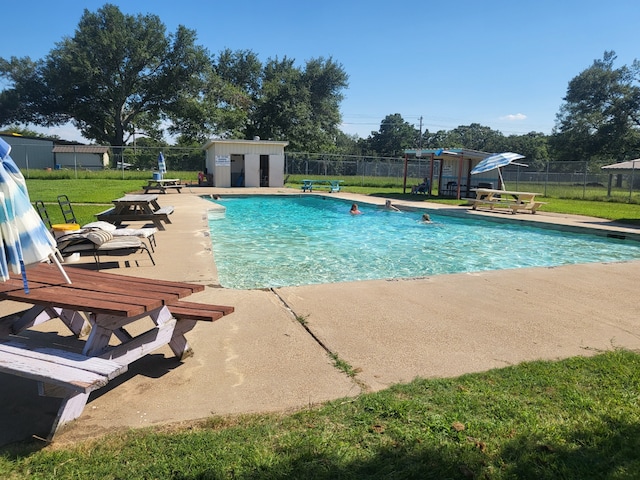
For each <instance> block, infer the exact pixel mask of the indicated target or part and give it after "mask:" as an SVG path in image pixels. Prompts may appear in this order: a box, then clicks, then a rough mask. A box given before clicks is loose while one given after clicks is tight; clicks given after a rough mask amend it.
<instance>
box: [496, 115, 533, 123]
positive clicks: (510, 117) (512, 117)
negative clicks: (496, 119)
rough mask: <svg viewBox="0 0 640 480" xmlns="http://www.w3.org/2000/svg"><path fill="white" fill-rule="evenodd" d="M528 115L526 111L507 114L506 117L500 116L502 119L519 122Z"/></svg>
mask: <svg viewBox="0 0 640 480" xmlns="http://www.w3.org/2000/svg"><path fill="white" fill-rule="evenodd" d="M526 119H527V116H526V115H525V114H524V113H516V114H515V115H514V114H510V115H505V116H504V117H500V120H506V121H507V122H518V121H520V120H526Z"/></svg>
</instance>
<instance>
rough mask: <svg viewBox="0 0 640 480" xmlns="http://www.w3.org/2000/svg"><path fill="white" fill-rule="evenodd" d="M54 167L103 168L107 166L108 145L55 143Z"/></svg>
mask: <svg viewBox="0 0 640 480" xmlns="http://www.w3.org/2000/svg"><path fill="white" fill-rule="evenodd" d="M53 155H54V158H55V168H56V169H59V168H70V169H71V168H73V169H75V168H82V169H85V170H103V169H104V168H106V167H108V166H109V147H104V146H102V145H56V146H54V147H53Z"/></svg>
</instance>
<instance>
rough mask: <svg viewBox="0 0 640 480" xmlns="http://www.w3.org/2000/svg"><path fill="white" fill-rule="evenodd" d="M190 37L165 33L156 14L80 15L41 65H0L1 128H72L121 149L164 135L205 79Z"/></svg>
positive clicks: (200, 54) (184, 32) (110, 10)
mask: <svg viewBox="0 0 640 480" xmlns="http://www.w3.org/2000/svg"><path fill="white" fill-rule="evenodd" d="M195 39H196V34H195V32H194V31H192V30H189V29H187V28H185V27H183V26H179V27H178V28H177V31H176V32H175V33H174V34H167V33H166V28H165V26H164V24H163V23H162V22H161V21H160V18H159V17H157V16H156V15H145V16H142V15H137V16H132V15H124V14H123V13H122V12H121V11H120V10H119V9H118V7H116V6H115V5H111V4H106V5H104V6H103V7H102V8H100V9H99V10H98V11H97V12H95V13H92V12H90V11H88V10H85V11H84V13H83V15H82V18H81V19H80V22H79V24H78V27H77V29H76V31H75V34H74V36H73V37H68V38H64V39H63V40H62V41H61V42H59V43H58V44H57V45H56V47H55V48H54V49H53V50H51V51H50V53H49V54H48V55H47V57H46V58H45V59H44V60H40V61H35V62H34V61H32V60H31V59H29V58H22V59H19V58H15V57H13V58H11V59H10V60H5V59H0V76H2V77H4V79H5V80H8V82H9V84H10V88H8V89H5V90H4V91H3V92H2V93H1V94H0V124H7V123H12V122H20V123H35V124H39V125H45V126H51V125H55V124H61V123H64V122H67V121H72V122H73V124H74V125H75V126H76V127H77V128H78V129H79V130H80V131H81V132H82V134H83V135H84V136H85V137H86V138H90V139H93V140H95V141H97V142H99V143H104V144H110V145H116V146H118V145H124V144H125V143H126V142H127V140H128V138H129V137H130V136H131V135H134V134H136V133H137V134H142V135H146V136H149V137H153V138H160V137H161V136H162V124H163V121H164V122H167V121H169V120H179V119H180V118H182V117H183V116H185V115H187V116H188V115H190V114H195V113H199V111H196V112H194V111H193V110H190V109H189V108H188V106H189V101H190V100H191V99H193V98H197V97H198V96H199V94H200V92H201V91H202V89H203V83H204V81H205V80H206V78H207V75H208V74H209V73H210V66H211V62H210V59H209V56H208V53H207V51H206V50H205V49H204V48H202V47H199V46H197V45H195Z"/></svg>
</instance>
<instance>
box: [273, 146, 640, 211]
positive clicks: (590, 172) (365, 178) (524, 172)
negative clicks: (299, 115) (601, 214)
mask: <svg viewBox="0 0 640 480" xmlns="http://www.w3.org/2000/svg"><path fill="white" fill-rule="evenodd" d="M285 170H286V171H285V175H289V176H290V177H291V176H293V177H301V176H304V177H306V176H309V177H340V178H341V179H343V180H345V182H346V183H345V184H349V185H360V186H363V187H364V186H396V187H402V186H403V183H404V175H405V159H404V158H398V157H395V158H394V157H359V156H352V155H329V154H297V153H287V154H286V160H285ZM431 172H432V170H431V160H430V158H422V159H420V158H413V159H409V160H407V167H406V174H407V186H409V187H410V186H412V185H417V184H419V183H420V182H421V181H422V179H423V178H425V177H430V176H431ZM439 172H440V161H439V160H438V159H436V160H434V165H433V181H434V191H437V186H438V182H439V180H440V179H439V178H438V175H439ZM502 177H503V179H504V183H505V185H506V186H507V188H508V189H510V190H519V191H532V192H539V193H541V194H543V195H544V196H548V197H556V198H577V199H593V200H596V199H598V200H599V199H605V198H615V199H619V200H622V201H638V202H640V195H639V194H640V171H638V172H637V173H636V174H635V175H634V174H633V173H624V174H613V175H610V174H609V173H607V172H604V171H603V170H601V168H600V166H599V165H593V164H591V163H589V162H586V161H575V162H548V163H547V165H546V166H545V168H544V170H541V171H536V170H532V169H531V168H528V167H520V166H515V165H510V166H507V167H504V168H503V169H502ZM466 178H467V172H464V173H463V179H464V181H465V183H466ZM294 180H295V178H294ZM444 180H445V179H444V178H443V181H444Z"/></svg>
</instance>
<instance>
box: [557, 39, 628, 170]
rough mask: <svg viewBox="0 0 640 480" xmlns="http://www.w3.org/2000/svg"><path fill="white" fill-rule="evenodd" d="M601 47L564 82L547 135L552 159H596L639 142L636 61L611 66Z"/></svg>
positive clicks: (620, 155)
mask: <svg viewBox="0 0 640 480" xmlns="http://www.w3.org/2000/svg"><path fill="white" fill-rule="evenodd" d="M616 58H617V57H616V55H615V52H613V51H607V52H605V53H604V55H603V58H602V60H595V61H594V62H593V65H591V66H590V67H589V68H587V69H586V70H584V71H582V72H581V73H580V74H578V75H577V76H576V77H575V78H573V79H572V80H571V81H570V82H569V86H568V88H567V94H566V96H565V97H564V99H563V100H564V103H563V104H562V105H561V107H560V111H559V113H558V114H557V116H556V126H555V128H554V132H553V136H552V138H551V145H552V147H553V152H554V156H555V158H556V159H557V160H595V161H598V162H599V163H603V162H610V161H612V160H622V159H624V158H625V157H627V156H629V155H633V156H636V155H637V153H638V149H639V147H640V142H639V140H640V136H639V131H638V128H639V127H640V87H639V86H638V81H639V80H640V64H639V63H638V61H637V60H636V61H634V62H633V65H632V67H627V66H622V67H620V68H614V62H615V60H616Z"/></svg>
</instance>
